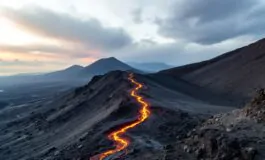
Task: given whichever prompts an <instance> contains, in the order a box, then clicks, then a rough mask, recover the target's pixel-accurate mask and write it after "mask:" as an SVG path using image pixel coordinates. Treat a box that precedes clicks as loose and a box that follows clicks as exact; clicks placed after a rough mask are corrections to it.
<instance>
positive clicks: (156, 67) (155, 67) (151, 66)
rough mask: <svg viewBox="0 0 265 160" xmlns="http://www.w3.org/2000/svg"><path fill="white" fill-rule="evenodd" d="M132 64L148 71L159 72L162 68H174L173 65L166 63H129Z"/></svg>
mask: <svg viewBox="0 0 265 160" xmlns="http://www.w3.org/2000/svg"><path fill="white" fill-rule="evenodd" d="M128 64H129V65H130V66H132V67H134V68H136V69H139V70H142V71H146V72H158V71H161V70H165V69H169V68H172V67H173V66H170V65H168V64H166V63H158V62H157V63H155V62H153V63H135V62H129V63H128Z"/></svg>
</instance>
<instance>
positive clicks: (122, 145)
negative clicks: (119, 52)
mask: <svg viewBox="0 0 265 160" xmlns="http://www.w3.org/2000/svg"><path fill="white" fill-rule="evenodd" d="M128 80H129V81H130V82H131V83H132V84H134V85H135V87H134V88H133V89H132V90H131V92H130V96H131V97H133V98H134V99H135V100H136V101H137V103H138V104H140V105H141V109H140V110H139V113H138V118H137V119H136V120H134V121H132V122H130V123H126V125H125V126H123V127H121V128H119V129H117V130H115V131H113V132H111V133H110V134H109V135H108V139H109V140H111V141H113V142H114V145H115V149H111V150H108V151H106V152H103V153H101V154H99V155H96V156H94V157H91V158H90V160H104V159H105V158H107V157H109V156H111V155H114V154H115V153H118V152H121V151H123V150H124V149H126V148H127V147H128V146H129V145H130V140H128V139H127V138H123V137H122V135H124V134H125V133H126V132H127V131H128V130H129V129H131V128H135V127H136V126H137V125H139V124H141V123H142V122H144V121H145V120H146V119H147V118H148V117H149V116H150V114H151V112H150V110H149V104H148V103H147V102H146V101H145V100H144V98H143V97H142V96H141V95H139V94H137V91H139V90H140V89H142V88H143V84H141V83H139V82H137V81H136V80H135V79H134V75H133V73H130V74H129V77H128Z"/></svg>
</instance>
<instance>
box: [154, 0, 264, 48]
mask: <svg viewBox="0 0 265 160" xmlns="http://www.w3.org/2000/svg"><path fill="white" fill-rule="evenodd" d="M264 10H265V5H264V4H263V3H262V2H261V0H240V1H237V0H181V1H177V2H176V3H175V5H174V6H173V8H172V12H171V15H169V16H168V17H167V18H164V19H158V20H157V24H158V25H159V33H160V34H161V35H163V36H165V37H169V38H173V39H185V40H187V41H192V42H196V43H200V44H214V43H219V42H221V41H224V40H227V39H230V38H234V37H238V36H242V35H253V36H260V35H261V34H264V33H265V31H264V27H265V19H264V17H265V12H264ZM257 15H258V16H257Z"/></svg>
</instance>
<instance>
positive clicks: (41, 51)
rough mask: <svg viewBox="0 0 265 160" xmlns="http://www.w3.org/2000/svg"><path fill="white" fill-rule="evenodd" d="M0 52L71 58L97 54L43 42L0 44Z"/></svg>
mask: <svg viewBox="0 0 265 160" xmlns="http://www.w3.org/2000/svg"><path fill="white" fill-rule="evenodd" d="M0 51H1V52H9V53H13V54H16V53H18V54H21V53H24V54H29V55H30V54H38V55H44V56H47V53H48V54H50V55H54V56H62V55H65V56H69V57H73V58H85V57H89V56H98V55H95V54H98V53H94V52H95V51H93V50H86V49H83V50H82V49H78V48H75V49H69V48H67V47H66V46H63V45H62V46H52V45H43V44H32V45H21V46H20V45H0Z"/></svg>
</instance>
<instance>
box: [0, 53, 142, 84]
mask: <svg viewBox="0 0 265 160" xmlns="http://www.w3.org/2000/svg"><path fill="white" fill-rule="evenodd" d="M115 70H120V71H127V70H130V71H134V72H141V71H139V70H137V69H134V68H133V67H131V66H129V65H127V64H125V63H123V62H121V61H119V60H118V59H116V58H114V57H110V58H104V59H100V60H98V61H96V62H94V63H92V64H90V65H88V66H86V67H82V66H79V65H73V66H71V67H69V68H66V69H64V70H60V71H55V72H51V73H45V74H38V75H35V74H34V75H21V76H20V75H16V76H8V77H0V84H19V83H34V82H38V83H39V82H52V81H57V82H58V81H69V82H72V81H85V82H87V81H88V80H89V79H91V78H92V77H93V76H95V75H103V74H105V73H107V72H110V71H115Z"/></svg>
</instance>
